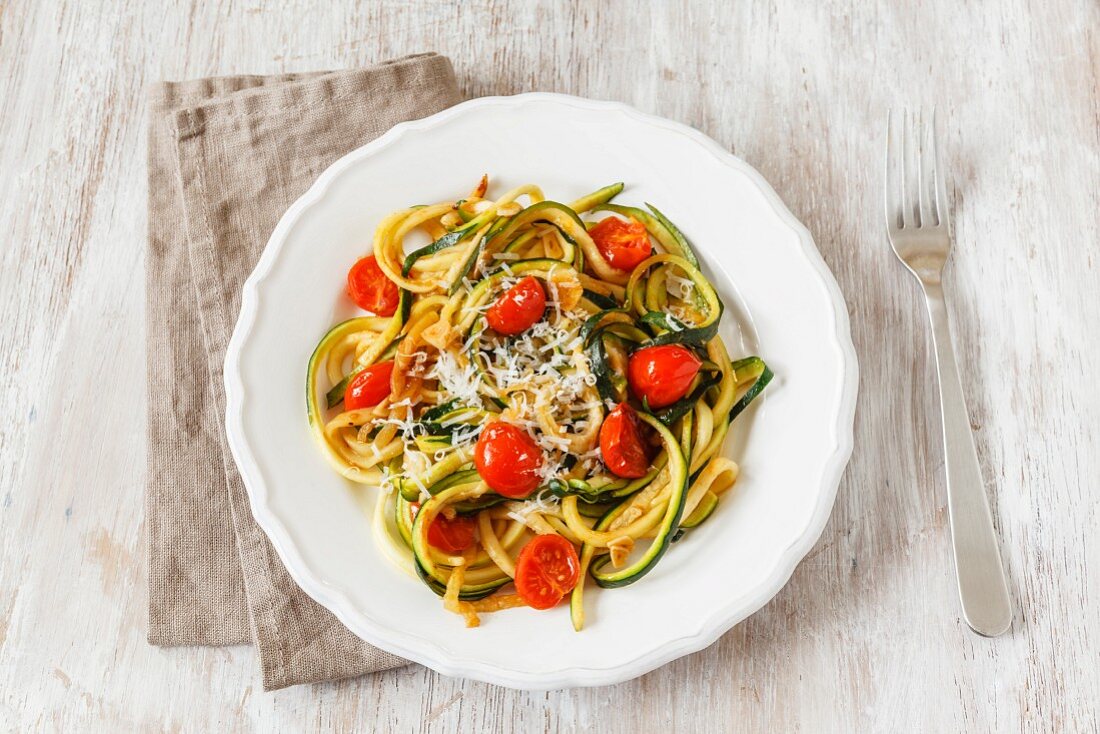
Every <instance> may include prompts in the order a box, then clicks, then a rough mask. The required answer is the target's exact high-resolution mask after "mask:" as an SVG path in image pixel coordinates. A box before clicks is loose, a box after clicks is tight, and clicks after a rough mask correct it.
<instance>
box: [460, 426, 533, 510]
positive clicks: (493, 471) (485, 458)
mask: <svg viewBox="0 0 1100 734" xmlns="http://www.w3.org/2000/svg"><path fill="white" fill-rule="evenodd" d="M474 466H476V467H477V473H478V474H479V475H481V478H482V479H484V480H485V483H486V484H488V485H489V487H490V488H491V489H492V490H493V491H494V492H496V493H497V494H502V495H504V496H505V497H511V498H513V499H522V498H524V497H526V496H527V495H529V494H531V492H533V491H534V490H535V487H537V486H539V469H540V468H542V450H541V449H540V448H539V447H538V446H537V445H536V444H535V442H534V440H533V439H532V438H531V437H530V436H528V435H527V433H526V432H525V431H523V429H521V428H517V427H516V426H513V425H512V424H511V423H503V422H501V421H496V422H495V423H490V424H489V425H487V426H485V429H484V430H483V431H482V432H481V436H480V437H479V438H478V440H477V446H476V447H475V448H474Z"/></svg>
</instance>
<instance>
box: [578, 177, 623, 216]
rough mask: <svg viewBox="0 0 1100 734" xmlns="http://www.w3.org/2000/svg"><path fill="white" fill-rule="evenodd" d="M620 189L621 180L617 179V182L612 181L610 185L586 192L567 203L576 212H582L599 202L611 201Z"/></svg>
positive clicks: (621, 185) (597, 204)
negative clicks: (589, 192)
mask: <svg viewBox="0 0 1100 734" xmlns="http://www.w3.org/2000/svg"><path fill="white" fill-rule="evenodd" d="M622 190H623V182H622V181H619V182H618V183H613V184H611V185H610V186H604V187H602V188H599V189H596V190H595V191H593V192H592V193H591V194H586V195H585V196H582V197H581V198H579V199H577V200H576V201H574V202H573V203H572V204H570V205H569V208H570V209H572V210H573V211H574V212H576V213H577V214H583V213H585V212H586V211H589V210H590V209H593V208H594V207H597V206H599V205H600V204H606V203H607V202H609V201H611V200H612V199H614V198H615V197H616V196H618V195H619V194H620V193H621V192H622Z"/></svg>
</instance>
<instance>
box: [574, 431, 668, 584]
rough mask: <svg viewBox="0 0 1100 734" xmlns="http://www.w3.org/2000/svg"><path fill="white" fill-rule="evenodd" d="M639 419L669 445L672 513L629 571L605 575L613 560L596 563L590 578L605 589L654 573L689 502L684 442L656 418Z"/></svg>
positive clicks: (663, 521) (666, 513) (666, 451)
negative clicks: (685, 505)
mask: <svg viewBox="0 0 1100 734" xmlns="http://www.w3.org/2000/svg"><path fill="white" fill-rule="evenodd" d="M638 417H639V418H640V419H641V420H643V421H644V422H645V423H647V424H649V426H650V427H651V428H653V429H654V430H655V431H657V433H658V434H659V435H660V437H661V441H662V443H664V445H665V453H666V455H667V456H668V462H669V464H668V465H669V483H670V485H671V494H670V496H669V500H668V509H667V510H666V512H665V516H664V518H663V519H662V521H661V524H660V526H659V528H658V530H657V536H656V537H655V538H654V539H653V542H652V543H651V544H650V546H649V548H647V549H646V551H645V553H644V554H643V555H642V557H641V558H639V559H638V560H637V561H635V562H634V563H632V564H630V565H629V566H627V567H626V568H621V569H616V570H612V571H608V572H604V571H603V570H602V569H603V568H604V567H605V566H606V565H607V564H608V562H610V560H611V559H610V557H609V556H601V557H600V558H597V559H595V560H594V561H593V562H592V564H591V566H590V567H589V574H590V575H591V576H592V578H593V579H594V580H595V581H596V584H597V585H599V586H601V587H603V588H605V589H614V588H618V587H620V586H628V585H630V584H633V583H634V582H636V581H638V580H640V579H641V578H642V577H643V576H645V575H646V574H647V573H649V572H650V571H652V570H653V568H654V566H656V565H657V562H658V561H660V560H661V557H662V556H663V555H664V554H665V552H666V551H668V546H669V544H670V543H671V542H672V535H673V534H674V533H675V532H676V530H677V528H678V527H679V525H680V517H681V515H682V514H683V512H684V502H685V501H686V500H687V491H688V463H687V459H686V458H685V457H684V452H683V451H682V450H681V448H680V442H679V441H678V440H677V439H676V437H675V436H673V435H672V433H671V432H670V431H669V429H668V428H667V427H666V426H665V424H663V423H661V421H659V420H657V418H655V417H654V416H652V415H649V414H648V413H642V412H639V413H638ZM628 501H629V500H627V501H624V502H623V504H624V505H625V504H626V502H628Z"/></svg>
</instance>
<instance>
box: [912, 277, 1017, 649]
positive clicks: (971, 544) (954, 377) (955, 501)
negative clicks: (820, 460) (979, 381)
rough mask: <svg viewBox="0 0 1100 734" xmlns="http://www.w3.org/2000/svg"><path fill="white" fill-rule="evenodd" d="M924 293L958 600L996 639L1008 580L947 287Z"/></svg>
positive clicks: (1007, 617) (1006, 607)
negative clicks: (957, 358) (955, 341)
mask: <svg viewBox="0 0 1100 734" xmlns="http://www.w3.org/2000/svg"><path fill="white" fill-rule="evenodd" d="M924 295H925V301H926V303H927V305H928V316H929V318H930V319H931V321H932V343H933V344H934V346H935V349H936V372H937V374H938V375H939V384H940V414H941V416H942V418H943V453H944V459H945V462H946V466H947V516H948V520H949V522H950V525H951V545H952V548H953V550H954V553H955V576H956V579H957V580H958V583H959V598H960V600H961V601H962V610H963V617H964V618H965V619H966V623H967V624H968V625H970V628H971V629H973V630H974V631H975V632H977V633H978V634H980V635H985V636H986V637H994V636H996V635H999V634H1001V633H1003V632H1005V631H1006V630H1008V628H1009V626H1010V625H1011V624H1012V605H1011V602H1010V601H1009V598H1008V582H1007V581H1006V579H1005V572H1004V567H1003V566H1002V564H1001V555H1000V552H999V551H998V549H997V536H996V534H995V533H994V531H993V518H992V515H991V513H990V511H989V500H988V498H987V497H986V493H985V486H984V484H983V482H982V473H981V469H980V468H979V466H978V453H977V451H976V450H975V449H974V436H973V434H972V433H971V429H970V418H969V416H968V415H967V412H966V401H965V399H964V398H963V390H962V381H961V380H960V379H959V368H958V365H957V364H956V363H955V350H954V347H953V346H952V342H951V327H950V325H949V324H948V316H947V302H946V300H945V299H944V293H943V285H942V284H941V283H925V284H924Z"/></svg>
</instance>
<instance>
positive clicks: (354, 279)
mask: <svg viewBox="0 0 1100 734" xmlns="http://www.w3.org/2000/svg"><path fill="white" fill-rule="evenodd" d="M348 295H349V296H350V297H351V300H353V301H355V305H356V306H358V307H359V308H361V309H363V310H364V311H370V312H371V313H373V314H376V315H378V316H393V314H394V312H395V311H397V302H398V300H399V298H400V293H399V292H398V290H397V284H396V283H394V282H393V281H392V280H390V279H389V278H387V277H386V274H385V273H383V272H382V268H380V267H379V266H378V261H377V260H375V259H374V255H367V256H366V257H364V258H362V259H361V260H359V262H357V263H355V264H354V265H352V266H351V270H349V271H348Z"/></svg>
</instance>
